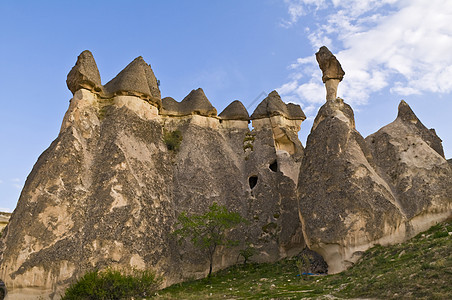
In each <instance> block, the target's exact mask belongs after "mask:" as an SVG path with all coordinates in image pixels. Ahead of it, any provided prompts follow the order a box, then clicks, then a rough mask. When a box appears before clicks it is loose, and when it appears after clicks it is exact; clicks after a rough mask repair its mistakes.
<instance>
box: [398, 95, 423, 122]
mask: <svg viewBox="0 0 452 300" xmlns="http://www.w3.org/2000/svg"><path fill="white" fill-rule="evenodd" d="M397 118H400V119H401V120H403V121H409V122H413V123H417V122H419V119H418V117H417V116H416V114H415V113H414V112H413V110H412V109H411V107H410V106H409V105H408V103H406V102H405V101H404V100H401V101H400V103H399V108H398V114H397Z"/></svg>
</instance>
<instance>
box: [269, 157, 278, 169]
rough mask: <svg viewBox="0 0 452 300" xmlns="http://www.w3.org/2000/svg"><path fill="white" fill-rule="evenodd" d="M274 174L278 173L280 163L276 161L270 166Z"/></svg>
mask: <svg viewBox="0 0 452 300" xmlns="http://www.w3.org/2000/svg"><path fill="white" fill-rule="evenodd" d="M268 167H269V168H270V170H272V171H273V172H278V162H277V161H276V159H275V160H274V161H273V162H272V163H271V164H270V165H269V166H268Z"/></svg>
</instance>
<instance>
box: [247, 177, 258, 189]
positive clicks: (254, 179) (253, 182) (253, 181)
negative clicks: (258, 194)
mask: <svg viewBox="0 0 452 300" xmlns="http://www.w3.org/2000/svg"><path fill="white" fill-rule="evenodd" d="M248 183H249V185H250V189H254V187H255V186H256V184H257V176H255V175H253V176H250V178H248Z"/></svg>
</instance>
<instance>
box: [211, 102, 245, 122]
mask: <svg viewBox="0 0 452 300" xmlns="http://www.w3.org/2000/svg"><path fill="white" fill-rule="evenodd" d="M218 116H219V117H220V118H221V119H223V120H242V121H248V120H249V119H250V116H249V114H248V111H247V110H246V108H245V106H244V105H243V104H242V102H240V101H239V100H235V101H233V102H232V103H231V104H229V105H228V106H227V107H226V108H225V109H224V110H223V111H222V112H221V113H220V114H219V115H218Z"/></svg>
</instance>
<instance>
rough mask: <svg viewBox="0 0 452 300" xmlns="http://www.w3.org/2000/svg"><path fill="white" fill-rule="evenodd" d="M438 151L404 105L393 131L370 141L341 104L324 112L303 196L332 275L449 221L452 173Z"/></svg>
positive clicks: (307, 225) (308, 234)
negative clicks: (366, 254) (375, 250)
mask: <svg viewBox="0 0 452 300" xmlns="http://www.w3.org/2000/svg"><path fill="white" fill-rule="evenodd" d="M432 145H433V146H434V147H435V148H436V149H433V148H432ZM440 146H441V144H440V142H439V141H438V140H437V139H436V135H433V134H432V131H430V130H428V129H427V128H425V127H424V126H423V125H422V123H420V121H419V120H418V119H417V117H416V116H415V115H414V113H413V112H412V111H411V109H410V108H409V107H408V105H407V104H406V103H405V102H402V103H401V105H400V106H399V116H398V117H397V119H396V120H395V121H394V122H393V123H391V124H389V125H387V126H385V127H383V128H382V129H380V130H379V131H378V132H377V133H375V134H373V135H370V136H369V137H367V138H366V139H365V140H364V139H363V138H362V136H361V135H360V134H359V133H358V132H357V131H356V130H355V122H354V119H353V111H352V109H351V108H350V106H348V105H347V104H345V103H344V102H343V101H342V99H340V98H336V99H334V100H331V101H327V103H326V104H325V105H323V106H322V107H321V108H320V110H319V113H318V115H317V117H316V119H315V120H314V124H313V127H312V130H311V134H310V135H309V137H308V141H307V145H306V149H305V156H304V159H303V162H302V166H301V170H300V177H299V181H298V192H299V197H300V198H299V201H300V217H301V219H302V223H303V230H304V237H305V240H306V243H307V244H308V246H309V247H310V248H311V249H312V250H314V251H317V252H318V253H320V254H321V255H323V257H324V258H325V260H326V261H327V263H328V265H329V271H330V272H332V273H334V272H338V271H342V270H344V269H345V268H347V267H348V266H350V265H351V263H353V262H354V261H356V260H357V259H358V258H359V256H360V253H362V251H365V250H366V249H368V248H369V247H371V246H372V245H374V244H390V243H398V242H402V241H404V240H406V239H408V238H410V237H412V236H413V235H415V234H417V233H419V232H421V231H424V230H426V229H428V228H429V227H430V226H432V225H434V224H435V223H436V222H440V221H441V220H444V219H445V218H447V217H448V216H450V214H451V209H452V197H451V195H452V174H451V173H452V170H451V168H450V166H449V165H448V163H447V162H446V160H445V159H444V158H443V157H442V155H440V154H439V152H440V153H442V147H440Z"/></svg>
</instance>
